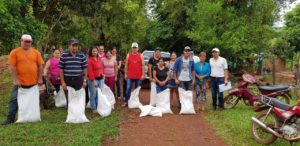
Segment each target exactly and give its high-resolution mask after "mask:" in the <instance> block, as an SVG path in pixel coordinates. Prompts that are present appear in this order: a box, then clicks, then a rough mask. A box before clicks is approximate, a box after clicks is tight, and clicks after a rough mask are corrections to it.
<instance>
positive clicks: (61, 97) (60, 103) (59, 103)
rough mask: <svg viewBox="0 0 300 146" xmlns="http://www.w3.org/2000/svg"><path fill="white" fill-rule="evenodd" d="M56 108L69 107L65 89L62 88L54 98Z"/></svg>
mask: <svg viewBox="0 0 300 146" xmlns="http://www.w3.org/2000/svg"><path fill="white" fill-rule="evenodd" d="M54 101H55V106H56V107H65V106H67V100H66V95H65V92H64V90H63V88H62V87H61V86H60V89H59V91H58V93H57V94H56V95H55V96H54Z"/></svg>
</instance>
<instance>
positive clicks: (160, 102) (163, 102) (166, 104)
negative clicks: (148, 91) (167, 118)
mask: <svg viewBox="0 0 300 146" xmlns="http://www.w3.org/2000/svg"><path fill="white" fill-rule="evenodd" d="M156 102H157V104H156V107H159V108H160V109H161V112H162V113H163V114H172V113H173V112H172V111H171V106H170V89H166V90H164V91H162V92H160V93H158V94H157V100H156Z"/></svg>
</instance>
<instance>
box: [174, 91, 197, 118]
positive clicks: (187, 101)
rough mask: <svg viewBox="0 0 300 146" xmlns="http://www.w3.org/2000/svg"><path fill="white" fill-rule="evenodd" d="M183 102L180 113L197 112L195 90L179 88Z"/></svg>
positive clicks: (181, 101)
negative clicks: (194, 97)
mask: <svg viewBox="0 0 300 146" xmlns="http://www.w3.org/2000/svg"><path fill="white" fill-rule="evenodd" d="M178 91H179V99H180V103H181V110H180V114H196V112H195V109H194V105H193V92H192V91H186V90H184V89H182V88H178Z"/></svg>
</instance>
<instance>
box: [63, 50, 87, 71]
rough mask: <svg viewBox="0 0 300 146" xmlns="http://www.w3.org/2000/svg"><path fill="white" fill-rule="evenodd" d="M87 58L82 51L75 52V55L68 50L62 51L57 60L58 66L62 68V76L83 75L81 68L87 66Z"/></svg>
mask: <svg viewBox="0 0 300 146" xmlns="http://www.w3.org/2000/svg"><path fill="white" fill-rule="evenodd" d="M87 66H88V65H87V59H86V56H85V55H84V54H83V53H77V54H76V55H75V57H73V56H72V54H71V53H70V52H64V53H63V54H62V55H61V58H60V61H59V68H60V69H63V71H64V76H67V77H79V76H83V69H85V68H87Z"/></svg>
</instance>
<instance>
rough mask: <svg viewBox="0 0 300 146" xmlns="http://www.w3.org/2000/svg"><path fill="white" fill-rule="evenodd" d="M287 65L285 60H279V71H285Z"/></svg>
mask: <svg viewBox="0 0 300 146" xmlns="http://www.w3.org/2000/svg"><path fill="white" fill-rule="evenodd" d="M285 64H286V60H285V58H279V62H278V69H277V71H285Z"/></svg>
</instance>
